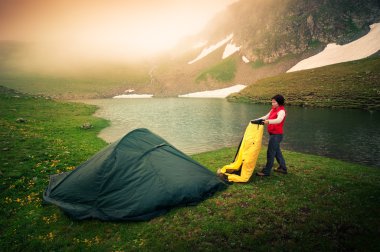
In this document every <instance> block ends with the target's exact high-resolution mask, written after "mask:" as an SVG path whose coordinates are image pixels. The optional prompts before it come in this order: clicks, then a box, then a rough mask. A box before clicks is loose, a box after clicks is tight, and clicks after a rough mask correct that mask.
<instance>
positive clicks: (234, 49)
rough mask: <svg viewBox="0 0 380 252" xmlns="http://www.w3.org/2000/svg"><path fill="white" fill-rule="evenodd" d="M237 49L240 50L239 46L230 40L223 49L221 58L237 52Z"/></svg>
mask: <svg viewBox="0 0 380 252" xmlns="http://www.w3.org/2000/svg"><path fill="white" fill-rule="evenodd" d="M239 50H240V46H236V45H235V44H233V43H231V42H230V43H228V44H227V45H226V48H225V49H224V52H223V56H222V59H225V58H227V57H229V56H231V55H232V54H234V53H235V52H238V51H239Z"/></svg>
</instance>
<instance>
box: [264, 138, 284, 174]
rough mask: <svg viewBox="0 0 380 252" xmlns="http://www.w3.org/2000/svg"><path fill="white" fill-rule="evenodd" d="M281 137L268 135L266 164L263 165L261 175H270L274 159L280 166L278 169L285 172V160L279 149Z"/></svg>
mask: <svg viewBox="0 0 380 252" xmlns="http://www.w3.org/2000/svg"><path fill="white" fill-rule="evenodd" d="M282 137H283V136H282V134H281V135H276V134H272V135H269V143H268V150H267V164H266V165H265V168H264V169H263V173H264V174H265V175H269V174H270V171H271V170H272V167H273V163H274V158H276V160H277V162H278V163H279V164H280V167H281V168H282V169H284V170H285V171H286V164H285V159H284V157H283V156H282V153H281V149H280V143H281V141H282Z"/></svg>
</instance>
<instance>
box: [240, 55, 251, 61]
mask: <svg viewBox="0 0 380 252" xmlns="http://www.w3.org/2000/svg"><path fill="white" fill-rule="evenodd" d="M241 59H242V60H243V61H244V63H249V59H248V58H247V57H245V56H244V55H243V56H242V57H241Z"/></svg>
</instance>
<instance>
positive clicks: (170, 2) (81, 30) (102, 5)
mask: <svg viewBox="0 0 380 252" xmlns="http://www.w3.org/2000/svg"><path fill="white" fill-rule="evenodd" d="M235 1H236V0H191V1H186V0H0V40H21V41H37V42H48V43H50V42H52V43H54V44H59V43H61V45H64V44H66V45H67V47H68V45H69V44H70V47H75V48H76V50H82V51H87V52H90V51H92V52H95V51H101V50H103V49H105V48H108V52H109V53H112V50H111V51H110V49H111V48H114V49H115V48H117V49H118V52H120V50H121V48H124V49H123V50H124V52H132V51H133V52H136V51H138V52H140V53H142V54H144V53H145V54H149V53H155V52H158V51H160V50H164V49H168V48H170V47H171V46H173V45H175V43H176V42H177V41H178V40H179V39H180V38H182V37H184V36H186V35H191V34H195V33H197V32H199V31H200V30H201V29H202V28H203V27H204V25H205V24H206V23H207V21H208V20H210V19H211V18H212V16H213V15H215V14H216V13H217V12H218V11H220V10H222V9H223V8H225V6H226V5H228V4H230V3H233V2H235ZM72 50H73V51H75V50H74V49H72Z"/></svg>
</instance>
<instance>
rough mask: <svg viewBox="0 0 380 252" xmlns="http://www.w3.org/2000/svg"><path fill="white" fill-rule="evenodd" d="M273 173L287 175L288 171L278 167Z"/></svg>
mask: <svg viewBox="0 0 380 252" xmlns="http://www.w3.org/2000/svg"><path fill="white" fill-rule="evenodd" d="M274 171H275V172H278V173H282V174H288V171H287V170H285V169H284V168H282V167H278V168H277V169H274Z"/></svg>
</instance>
